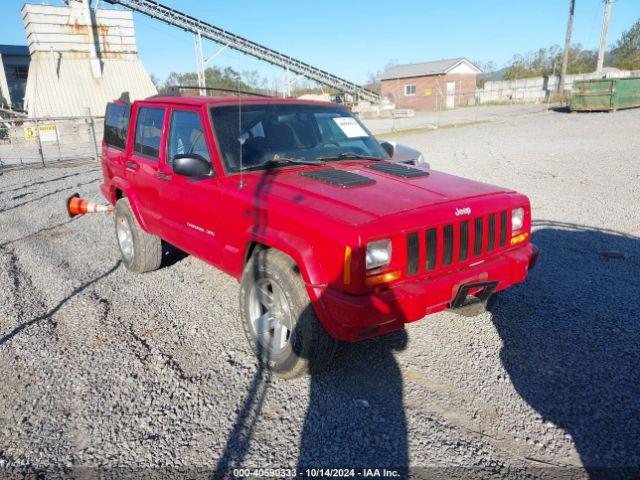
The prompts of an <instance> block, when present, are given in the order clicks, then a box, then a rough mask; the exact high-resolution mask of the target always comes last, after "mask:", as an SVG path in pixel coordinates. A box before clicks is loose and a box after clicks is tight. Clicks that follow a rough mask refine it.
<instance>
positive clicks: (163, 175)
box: [156, 172, 171, 180]
mask: <svg viewBox="0 0 640 480" xmlns="http://www.w3.org/2000/svg"><path fill="white" fill-rule="evenodd" d="M156 175H157V176H158V178H159V179H161V180H171V175H169V174H166V173H162V172H158V173H157V174H156Z"/></svg>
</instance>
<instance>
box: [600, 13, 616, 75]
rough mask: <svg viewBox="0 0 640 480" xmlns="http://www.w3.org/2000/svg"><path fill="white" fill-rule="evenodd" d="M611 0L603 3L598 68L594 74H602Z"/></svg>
mask: <svg viewBox="0 0 640 480" xmlns="http://www.w3.org/2000/svg"><path fill="white" fill-rule="evenodd" d="M612 4H613V0H605V1H604V18H603V19H602V30H601V31H600V48H599V49H598V68H597V69H596V72H598V73H602V67H603V65H604V51H605V50H606V48H607V31H608V30H609V18H610V17H611V5H612Z"/></svg>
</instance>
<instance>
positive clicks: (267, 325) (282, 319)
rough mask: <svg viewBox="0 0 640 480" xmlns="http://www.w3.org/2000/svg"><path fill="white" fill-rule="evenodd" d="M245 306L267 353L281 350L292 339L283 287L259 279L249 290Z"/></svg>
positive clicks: (288, 311)
mask: <svg viewBox="0 0 640 480" xmlns="http://www.w3.org/2000/svg"><path fill="white" fill-rule="evenodd" d="M248 307H249V317H250V320H251V326H252V328H253V331H254V333H255V335H256V338H257V341H258V342H259V347H260V348H262V349H264V350H266V351H267V352H269V353H270V354H278V353H281V352H282V351H284V350H285V349H286V348H287V346H288V345H289V341H290V340H291V333H292V327H293V322H292V318H291V309H290V308H289V302H288V301H287V298H286V296H285V294H284V291H283V290H282V288H281V287H280V286H279V285H278V284H277V283H275V282H274V281H272V280H271V279H269V278H261V279H259V280H258V281H256V282H255V283H254V285H253V286H252V287H251V290H250V292H249V305H248Z"/></svg>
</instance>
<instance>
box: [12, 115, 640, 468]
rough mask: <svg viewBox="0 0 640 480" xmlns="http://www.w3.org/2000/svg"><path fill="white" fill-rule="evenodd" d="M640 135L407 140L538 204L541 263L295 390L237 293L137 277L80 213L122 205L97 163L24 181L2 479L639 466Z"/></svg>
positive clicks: (163, 277)
mask: <svg viewBox="0 0 640 480" xmlns="http://www.w3.org/2000/svg"><path fill="white" fill-rule="evenodd" d="M638 126H640V110H629V111H620V112H617V113H615V114H606V113H603V114H600V113H594V114H575V115H570V114H566V113H561V112H549V113H545V114H539V115H531V116H527V117H523V118H511V119H509V120H507V121H501V122H494V123H487V124H479V125H472V126H467V127H461V128H454V129H446V130H437V131H432V132H425V133H420V134H412V135H399V136H397V137H395V139H396V140H397V141H399V142H402V143H406V144H408V145H410V146H413V147H416V148H420V149H421V150H423V152H424V153H425V154H426V156H427V158H428V159H429V161H430V163H431V165H432V167H433V168H435V169H441V170H445V171H448V172H452V173H456V174H459V175H462V176H466V177H471V178H474V179H478V180H482V181H487V182H491V183H495V184H500V185H505V186H511V187H513V188H515V189H517V190H519V191H521V192H523V193H525V194H527V195H529V196H530V198H531V201H532V205H533V215H534V219H535V222H536V226H535V232H534V234H533V239H534V242H536V243H537V244H538V245H539V246H540V247H541V249H542V253H541V256H540V259H539V262H538V266H537V267H536V269H535V270H534V271H533V272H532V273H531V275H530V278H529V279H528V280H527V282H525V283H524V284H522V285H519V286H517V287H515V288H512V289H511V290H509V291H507V292H505V293H504V294H502V296H501V298H500V299H499V300H498V302H497V304H496V307H495V310H494V312H493V314H485V315H482V316H479V317H476V318H471V319H469V318H464V317H459V316H457V315H455V314H451V313H441V314H436V315H433V316H430V317H428V318H426V319H424V320H423V321H420V322H417V323H414V324H411V325H409V326H408V328H407V329H406V332H402V333H399V334H392V335H389V336H387V337H383V338H380V339H377V340H373V341H368V342H362V343H359V344H350V345H345V346H343V347H342V348H341V349H340V351H339V354H338V356H337V358H336V360H335V362H334V365H333V368H332V370H331V371H329V372H326V373H323V374H319V375H315V376H313V377H312V378H308V377H307V378H302V379H298V380H294V381H283V380H279V379H276V378H271V377H270V376H269V374H268V373H265V372H262V371H261V370H259V369H258V368H257V363H256V361H255V360H254V358H253V355H252V354H251V352H250V349H249V347H248V345H247V344H246V341H245V339H244V336H243V333H242V328H241V325H240V323H239V319H238V308H237V291H238V286H237V283H236V282H235V280H234V279H232V278H230V277H228V276H227V275H225V274H223V273H221V272H219V271H216V270H214V269H213V268H211V267H209V266H207V265H206V264H204V263H203V262H201V261H199V260H197V259H195V258H192V257H184V258H181V257H180V256H179V255H173V256H172V257H170V258H168V259H167V262H166V263H167V266H166V267H165V268H162V269H160V270H158V271H156V272H153V273H150V274H145V275H142V276H141V275H135V274H132V273H129V272H128V271H126V269H125V268H124V267H123V266H122V265H121V264H120V261H119V255H118V251H117V247H116V244H115V236H114V233H113V223H112V221H113V220H112V218H111V217H110V216H108V215H103V216H100V215H93V216H86V217H84V218H78V219H76V220H70V219H69V218H68V217H67V216H66V212H65V211H64V207H63V203H64V200H65V198H66V197H67V196H68V195H70V194H71V193H73V192H74V191H79V192H81V193H83V194H84V195H86V196H88V197H91V198H94V199H100V198H101V197H100V195H99V192H98V183H99V179H100V177H101V174H100V171H99V168H98V167H97V166H96V165H95V164H86V165H82V166H75V167H68V168H50V169H41V170H37V169H34V170H24V171H16V172H6V173H4V175H2V176H0V372H2V373H3V376H2V383H1V384H0V477H1V476H2V470H1V469H2V468H4V469H5V473H6V472H15V473H16V474H17V475H18V474H24V473H25V472H29V471H32V472H37V471H39V470H47V471H49V473H51V471H55V472H57V474H60V475H66V474H74V475H75V474H79V473H78V472H84V473H87V472H88V473H89V474H92V473H95V470H91V469H92V468H96V467H97V468H100V469H103V470H105V471H106V472H107V473H109V472H111V474H112V476H113V477H114V478H117V477H120V476H122V475H124V474H125V473H130V474H132V475H134V476H138V475H141V474H142V473H144V474H146V475H149V476H157V477H158V478H160V477H162V478H167V477H168V476H169V475H168V474H169V473H174V474H176V475H177V476H181V475H183V474H184V475H186V474H188V475H191V476H201V477H203V478H207V477H211V476H215V475H216V474H218V475H219V476H222V473H223V472H224V471H225V469H230V468H234V467H239V466H244V467H269V466H272V467H296V466H314V467H319V466H336V467H338V466H361V467H364V466H384V465H386V466H398V467H401V466H406V465H410V466H411V467H412V468H414V469H416V470H415V472H416V473H417V474H418V475H421V474H423V473H439V474H443V475H444V474H456V475H461V474H463V473H465V474H469V475H471V476H475V475H478V474H482V475H483V476H486V477H491V476H496V477H498V476H512V477H514V478H515V477H521V476H523V475H531V476H533V477H541V476H546V475H552V476H553V475H555V474H557V473H558V472H559V471H560V470H559V467H564V468H571V467H583V466H584V467H586V468H587V469H588V470H589V471H591V473H594V472H595V470H594V469H597V468H601V467H640V368H639V367H640V351H639V350H638V345H639V344H640V325H639V323H638V319H639V318H640V308H639V307H638V303H637V298H638V296H639V295H638V293H640V209H639V207H640V202H639V200H638V199H639V198H640V155H639V154H640V137H638V135H637V130H638ZM420 467H430V468H436V467H437V468H439V469H434V470H428V471H424V470H419V468H420ZM456 467H469V468H470V469H469V470H456V469H455V468H456ZM117 468H121V469H124V470H114V469H117ZM163 468H168V469H169V470H163ZM447 469H448V470H447ZM452 469H453V470H452ZM226 471H227V472H228V471H229V470H226ZM563 471H564V470H563ZM114 472H117V473H114ZM570 472H571V475H572V476H573V475H576V476H578V475H583V476H584V475H586V474H584V472H580V471H577V470H576V471H574V470H570ZM596 473H597V472H596ZM618 473H620V472H618Z"/></svg>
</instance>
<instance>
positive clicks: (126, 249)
mask: <svg viewBox="0 0 640 480" xmlns="http://www.w3.org/2000/svg"><path fill="white" fill-rule="evenodd" d="M116 232H117V234H118V245H120V251H121V252H122V256H123V257H124V259H125V260H126V261H127V263H131V260H132V259H133V233H132V232H131V227H130V226H129V222H128V221H127V219H126V218H125V217H120V218H118V219H117V221H116Z"/></svg>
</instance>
